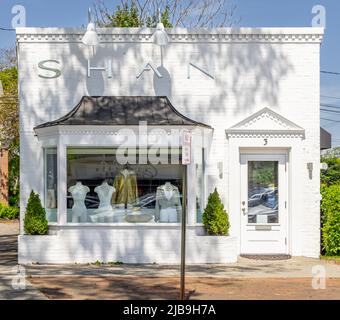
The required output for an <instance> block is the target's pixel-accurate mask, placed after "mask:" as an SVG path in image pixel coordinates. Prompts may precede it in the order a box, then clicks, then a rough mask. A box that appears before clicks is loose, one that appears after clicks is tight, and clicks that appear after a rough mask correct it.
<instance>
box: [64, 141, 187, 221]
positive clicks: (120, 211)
mask: <svg viewBox="0 0 340 320" xmlns="http://www.w3.org/2000/svg"><path fill="white" fill-rule="evenodd" d="M107 150H108V152H106V153H105V152H104V151H105V150H103V149H99V150H98V151H99V152H98V153H96V149H95V148H93V149H91V150H89V149H86V150H84V149H79V153H77V150H76V148H72V149H70V150H68V155H67V189H68V196H67V221H68V222H73V223H79V222H82V223H113V222H121V223H138V222H141V223H150V222H155V223H169V222H179V221H180V220H181V215H182V189H183V187H182V184H183V174H184V170H183V166H182V165H179V164H157V165H153V164H151V163H148V164H138V157H136V162H137V164H127V165H121V164H119V163H118V161H117V158H116V154H115V153H116V152H115V149H107ZM69 151H70V152H69ZM85 151H88V152H85ZM144 154H145V153H144ZM168 163H170V156H169V161H168Z"/></svg>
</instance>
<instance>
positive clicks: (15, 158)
mask: <svg viewBox="0 0 340 320" xmlns="http://www.w3.org/2000/svg"><path fill="white" fill-rule="evenodd" d="M0 81H1V84H2V85H1V86H2V88H3V93H2V94H1V95H0V144H1V145H2V146H7V147H8V150H9V172H8V175H9V177H8V178H9V179H8V186H9V201H10V204H12V205H16V204H17V202H18V198H19V105H18V71H17V68H16V51H15V48H9V49H1V50H0Z"/></svg>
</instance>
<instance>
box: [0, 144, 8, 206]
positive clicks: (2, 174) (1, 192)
mask: <svg viewBox="0 0 340 320" xmlns="http://www.w3.org/2000/svg"><path fill="white" fill-rule="evenodd" d="M0 202H1V203H2V204H4V205H8V149H7V148H1V150H0Z"/></svg>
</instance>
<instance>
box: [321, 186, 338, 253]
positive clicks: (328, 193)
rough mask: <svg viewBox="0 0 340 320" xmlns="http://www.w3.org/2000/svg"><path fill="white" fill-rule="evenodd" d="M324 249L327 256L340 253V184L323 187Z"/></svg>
mask: <svg viewBox="0 0 340 320" xmlns="http://www.w3.org/2000/svg"><path fill="white" fill-rule="evenodd" d="M321 194H322V201H321V211H322V249H323V250H324V252H325V254H326V255H327V256H337V255H340V184H335V185H331V186H325V185H323V186H322V187H321Z"/></svg>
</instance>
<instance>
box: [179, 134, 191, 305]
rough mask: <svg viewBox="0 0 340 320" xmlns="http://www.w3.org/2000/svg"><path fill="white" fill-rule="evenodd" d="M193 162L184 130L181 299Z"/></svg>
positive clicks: (189, 142) (183, 283) (189, 141)
mask: <svg viewBox="0 0 340 320" xmlns="http://www.w3.org/2000/svg"><path fill="white" fill-rule="evenodd" d="M190 162H191V133H190V131H188V130H184V131H183V142H182V164H183V165H185V169H184V179H183V213H182V225H181V280H180V300H185V236H186V225H187V166H188V165H189V164H190Z"/></svg>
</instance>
